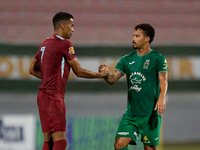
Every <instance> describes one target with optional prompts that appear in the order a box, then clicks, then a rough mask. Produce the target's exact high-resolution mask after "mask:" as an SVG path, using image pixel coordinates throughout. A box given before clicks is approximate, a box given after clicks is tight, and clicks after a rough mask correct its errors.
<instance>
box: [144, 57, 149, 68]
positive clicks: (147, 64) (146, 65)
mask: <svg viewBox="0 0 200 150" xmlns="http://www.w3.org/2000/svg"><path fill="white" fill-rule="evenodd" d="M149 62H150V59H147V60H146V61H145V63H144V66H143V69H148V68H149Z"/></svg>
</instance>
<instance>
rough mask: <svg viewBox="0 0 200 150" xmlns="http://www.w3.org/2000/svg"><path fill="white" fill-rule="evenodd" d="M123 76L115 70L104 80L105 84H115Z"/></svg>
mask: <svg viewBox="0 0 200 150" xmlns="http://www.w3.org/2000/svg"><path fill="white" fill-rule="evenodd" d="M122 76H123V74H122V73H121V72H120V71H118V70H115V71H114V72H113V73H112V74H110V75H109V76H107V77H106V78H104V79H105V81H106V82H108V83H109V84H114V83H115V82H117V81H118V80H119V79H120V78H121V77H122Z"/></svg>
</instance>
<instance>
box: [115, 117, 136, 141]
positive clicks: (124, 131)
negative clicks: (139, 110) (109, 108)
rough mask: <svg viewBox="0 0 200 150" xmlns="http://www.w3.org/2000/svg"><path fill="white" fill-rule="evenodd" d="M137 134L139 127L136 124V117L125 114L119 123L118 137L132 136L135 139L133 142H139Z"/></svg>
mask: <svg viewBox="0 0 200 150" xmlns="http://www.w3.org/2000/svg"><path fill="white" fill-rule="evenodd" d="M137 134H138V129H137V127H136V125H135V124H134V119H132V117H130V116H129V115H123V117H122V119H121V121H120V123H119V125H118V129H117V133H116V138H117V137H120V138H121V137H124V138H131V139H132V140H133V141H134V142H133V143H137Z"/></svg>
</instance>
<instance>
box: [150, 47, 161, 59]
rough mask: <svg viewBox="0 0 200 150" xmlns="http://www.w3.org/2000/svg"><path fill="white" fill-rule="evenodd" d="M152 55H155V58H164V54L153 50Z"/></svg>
mask: <svg viewBox="0 0 200 150" xmlns="http://www.w3.org/2000/svg"><path fill="white" fill-rule="evenodd" d="M150 54H151V55H154V57H164V55H163V54H161V53H159V52H157V51H155V50H153V49H151V53H150Z"/></svg>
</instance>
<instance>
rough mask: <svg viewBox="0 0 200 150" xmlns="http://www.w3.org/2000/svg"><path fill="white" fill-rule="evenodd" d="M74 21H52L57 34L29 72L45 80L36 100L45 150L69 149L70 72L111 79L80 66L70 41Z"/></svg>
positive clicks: (60, 18) (63, 15)
mask: <svg viewBox="0 0 200 150" xmlns="http://www.w3.org/2000/svg"><path fill="white" fill-rule="evenodd" d="M73 19H74V18H73V16H72V15H71V14H69V13H65V12H59V13H57V14H56V15H55V16H54V17H53V26H54V34H53V35H51V36H50V37H48V38H47V39H46V40H44V41H43V42H42V43H41V45H40V48H39V50H38V52H37V54H36V55H35V57H34V59H33V61H32V63H31V65H30V68H29V72H30V74H31V75H33V76H35V77H37V78H40V79H42V83H41V84H40V86H39V92H38V96H37V103H38V108H39V115H40V121H41V125H42V131H43V133H44V145H43V149H42V150H50V149H53V150H65V148H66V147H67V141H66V108H65V103H64V94H65V85H66V83H67V80H68V77H69V72H70V68H72V70H73V72H74V73H75V74H76V76H78V77H83V78H103V77H106V76H108V72H107V71H104V72H101V73H98V72H92V71H90V70H87V69H83V68H82V67H81V66H80V64H79V61H78V59H77V57H76V54H75V51H74V48H73V45H72V43H71V42H70V41H69V40H67V39H70V37H71V36H72V33H73V32H74V28H73V26H74V23H73Z"/></svg>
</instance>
